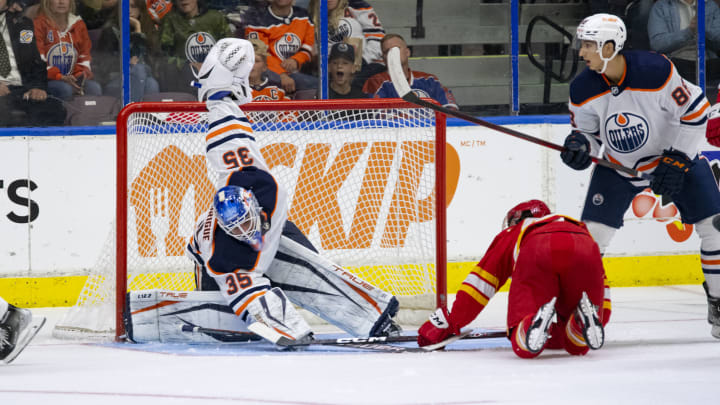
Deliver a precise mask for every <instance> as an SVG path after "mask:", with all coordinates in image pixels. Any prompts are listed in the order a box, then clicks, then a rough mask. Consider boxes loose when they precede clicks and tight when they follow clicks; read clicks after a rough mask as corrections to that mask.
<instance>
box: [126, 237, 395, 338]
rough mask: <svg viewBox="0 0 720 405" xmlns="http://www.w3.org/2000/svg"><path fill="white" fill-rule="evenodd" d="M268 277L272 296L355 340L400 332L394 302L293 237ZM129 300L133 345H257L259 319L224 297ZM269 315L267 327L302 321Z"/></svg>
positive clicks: (138, 296) (154, 293) (203, 294)
mask: <svg viewBox="0 0 720 405" xmlns="http://www.w3.org/2000/svg"><path fill="white" fill-rule="evenodd" d="M265 276H266V277H267V278H269V279H270V280H271V282H272V285H273V286H274V288H273V289H272V290H270V291H269V292H268V293H266V295H267V294H275V295H276V296H278V297H281V295H280V293H282V292H284V296H287V298H288V299H289V300H290V301H291V302H292V303H294V304H295V305H297V306H299V307H302V308H304V309H306V310H308V311H310V312H312V313H313V314H315V315H317V316H319V317H320V318H322V319H323V320H325V321H327V322H329V323H331V324H333V325H335V326H337V327H338V328H340V329H342V330H344V331H346V332H348V333H350V334H351V335H353V336H358V337H360V336H362V337H366V336H381V335H386V334H389V333H392V332H397V331H398V329H399V327H398V326H397V325H396V324H395V323H394V322H393V321H392V317H393V316H395V314H396V313H397V311H398V307H399V305H398V301H397V299H396V298H395V297H394V296H392V295H391V294H389V293H387V292H385V291H383V290H381V289H379V288H376V287H375V286H373V285H372V284H370V283H368V282H367V281H365V280H363V279H361V278H359V277H357V276H356V275H354V274H352V273H350V272H348V271H347V270H345V269H343V268H342V267H340V266H337V265H336V264H334V263H332V262H331V261H329V260H327V259H325V258H323V257H321V256H320V255H318V254H317V253H315V252H313V251H312V250H310V249H307V248H305V247H304V246H302V245H300V244H299V243H297V242H295V241H293V240H292V239H290V238H288V237H285V236H283V237H282V238H281V241H280V247H279V249H278V254H277V255H276V257H275V259H274V260H273V262H272V265H271V266H270V269H269V270H268V271H267V272H266V273H265ZM273 291H275V292H273ZM281 298H282V297H281ZM127 299H128V303H127V305H126V308H127V310H126V314H125V326H126V331H127V336H126V337H127V339H128V340H130V341H132V342H137V343H144V342H157V341H159V342H168V343H170V342H172V343H217V342H237V341H247V340H253V339H256V337H254V336H255V335H253V334H252V333H251V332H250V331H249V329H248V323H251V322H252V321H254V320H255V319H253V318H254V317H253V316H250V317H247V323H246V322H245V321H243V318H246V317H245V316H240V317H238V316H236V315H235V314H234V313H233V312H232V310H231V309H230V308H229V307H228V305H227V301H226V300H225V299H224V297H223V296H222V295H221V294H220V292H219V291H166V290H147V291H132V292H129V293H128V296H127ZM258 304H260V303H258ZM249 309H250V308H249ZM269 309H270V311H277V312H278V313H277V314H275V315H276V316H272V315H273V314H268V315H269V316H267V317H264V318H265V319H263V321H266V320H267V319H270V318H275V319H280V320H281V319H286V317H287V316H288V315H289V314H288V312H292V313H293V314H291V315H292V316H291V318H294V317H295V316H299V315H298V314H297V313H296V312H295V311H294V309H289V308H283V306H282V305H272V306H269ZM283 311H284V312H283ZM280 312H282V313H280ZM300 322H301V323H304V321H300ZM183 326H184V327H185V329H186V330H187V329H190V328H193V327H197V328H198V329H219V330H227V331H233V332H241V333H247V335H243V334H237V333H228V334H223V333H207V332H203V333H188V332H187V331H183V330H182V329H183ZM270 326H273V325H270Z"/></svg>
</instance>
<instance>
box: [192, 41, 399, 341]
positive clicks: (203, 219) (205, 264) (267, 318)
mask: <svg viewBox="0 0 720 405" xmlns="http://www.w3.org/2000/svg"><path fill="white" fill-rule="evenodd" d="M253 64H254V51H253V48H252V45H251V43H250V42H248V41H246V40H242V39H222V40H220V41H218V43H217V44H216V45H215V46H214V47H213V49H212V50H211V51H210V53H209V54H208V56H207V58H206V59H205V62H204V64H203V66H202V69H201V70H200V72H199V73H198V82H199V83H198V84H196V85H199V87H200V90H199V98H200V100H201V101H204V100H207V107H208V110H209V128H208V133H207V136H206V149H207V159H208V161H209V163H210V166H211V167H212V168H213V169H214V170H216V171H217V172H218V173H220V178H221V181H222V184H219V185H218V187H220V188H219V190H218V191H217V193H216V195H215V198H214V201H213V207H211V208H210V210H208V211H207V212H206V213H205V214H204V215H201V216H200V218H199V221H198V222H197V228H196V231H195V232H194V234H193V237H192V239H191V240H190V243H189V244H188V248H187V250H188V256H189V257H191V258H192V259H193V260H194V261H195V263H196V281H197V286H198V289H200V290H220V292H221V293H222V295H223V297H225V299H226V301H227V303H228V305H229V306H230V308H231V309H232V311H233V312H234V313H235V314H236V315H237V316H239V317H241V319H242V320H243V321H245V322H247V323H248V324H260V325H262V326H263V327H264V328H265V330H269V331H270V335H263V334H262V333H260V332H258V331H257V330H255V329H253V328H251V330H253V331H256V333H260V334H261V336H263V337H265V338H267V339H268V340H271V341H273V337H272V335H275V336H278V334H279V335H280V336H285V337H287V338H290V339H296V340H309V339H310V338H311V330H310V327H309V326H308V325H307V323H306V322H305V320H304V319H303V318H302V317H301V316H300V315H299V314H298V313H297V312H296V311H295V309H294V307H293V305H290V304H289V302H288V299H289V300H290V301H292V302H293V303H295V304H296V305H298V306H300V307H303V308H305V309H307V310H309V311H310V312H313V313H314V314H316V315H318V316H320V317H321V318H323V319H325V320H326V321H328V322H330V323H332V324H334V325H335V326H338V327H339V328H341V329H343V330H345V331H347V332H349V333H351V334H352V335H355V336H380V335H386V334H389V333H391V332H393V333H396V332H399V327H398V326H397V325H396V324H395V323H394V322H393V321H392V319H391V318H392V316H394V315H395V314H396V312H397V310H398V301H397V299H396V298H395V297H393V296H392V295H391V294H389V293H387V292H385V291H382V290H380V289H378V288H376V287H374V286H372V285H371V284H370V283H367V282H365V281H363V280H361V279H360V278H358V277H356V276H354V275H352V274H351V273H349V272H348V271H346V270H344V269H342V268H341V267H339V266H337V265H335V264H333V263H332V262H330V261H328V260H326V259H324V258H322V257H321V256H320V255H318V254H317V253H316V251H315V249H314V248H313V246H312V244H311V243H310V242H309V241H308V240H307V238H305V236H304V235H303V234H302V232H300V231H299V230H298V229H297V227H295V226H294V225H293V224H292V223H291V222H289V221H288V220H287V204H288V201H287V194H286V192H285V190H284V188H283V186H282V185H280V184H278V183H277V182H276V181H275V178H274V177H273V175H272V174H271V173H270V171H269V169H268V166H267V164H266V163H265V160H264V158H263V156H262V155H261V154H260V151H259V148H258V146H257V145H256V143H255V138H254V136H255V135H254V133H253V130H252V127H251V125H250V123H249V122H248V119H247V118H246V117H245V114H244V113H243V112H242V111H241V110H240V108H239V107H238V104H244V103H247V102H249V101H251V99H252V96H251V92H250V89H249V86H248V82H247V76H248V73H249V71H250V68H251V67H252V66H253Z"/></svg>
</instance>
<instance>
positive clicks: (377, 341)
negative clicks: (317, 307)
mask: <svg viewBox="0 0 720 405" xmlns="http://www.w3.org/2000/svg"><path fill="white" fill-rule="evenodd" d="M256 324H259V323H254V324H252V325H256ZM250 329H255V330H257V326H253V327H252V328H250ZM180 330H182V331H183V332H189V333H205V334H210V335H213V334H219V333H222V334H223V335H225V336H229V335H234V334H237V335H238V336H242V337H248V334H249V333H248V332H236V331H229V330H221V329H212V328H203V327H200V326H192V325H181V326H180ZM263 333H264V332H263ZM255 336H257V339H247V341H256V340H258V339H259V338H260V335H255ZM505 336H506V332H505V331H503V330H494V331H478V332H476V331H474V330H473V329H470V330H467V331H464V332H463V333H461V334H460V335H457V336H451V337H449V338H448V339H445V340H443V341H442V342H440V343H436V344H434V345H430V346H424V347H421V348H413V347H402V346H393V345H392V344H393V343H409V342H417V338H418V337H417V335H410V336H377V337H366V338H355V337H346V338H336V339H315V340H307V341H300V342H296V341H294V340H290V339H288V338H286V337H284V336H280V337H278V338H277V339H276V340H275V341H273V340H271V339H268V340H270V341H271V342H272V343H274V344H276V345H278V346H282V347H286V348H299V347H307V346H317V345H324V346H345V347H355V348H359V349H369V350H380V351H390V352H407V351H418V352H428V351H433V350H437V349H440V348H442V347H445V346H447V345H449V344H450V343H453V342H455V341H458V340H461V339H491V338H501V337H505Z"/></svg>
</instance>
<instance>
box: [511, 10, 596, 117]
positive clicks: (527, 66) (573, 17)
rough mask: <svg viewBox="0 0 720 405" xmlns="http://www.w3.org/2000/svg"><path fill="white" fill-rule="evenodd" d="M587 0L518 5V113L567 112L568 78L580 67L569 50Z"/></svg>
mask: <svg viewBox="0 0 720 405" xmlns="http://www.w3.org/2000/svg"><path fill="white" fill-rule="evenodd" d="M588 15H590V11H589V7H588V5H587V3H577V2H564V1H562V2H558V1H543V2H534V3H531V4H521V5H520V27H519V28H520V55H519V64H520V78H519V93H520V96H519V97H520V113H521V114H564V113H567V101H568V96H569V86H570V81H572V79H573V78H574V77H575V75H576V74H577V73H579V72H580V71H582V69H584V65H583V64H582V63H581V62H580V63H578V60H577V58H576V54H575V52H574V50H573V49H572V38H573V36H574V35H575V28H576V27H577V25H578V24H579V23H580V21H581V20H582V19H583V18H585V17H586V16H588Z"/></svg>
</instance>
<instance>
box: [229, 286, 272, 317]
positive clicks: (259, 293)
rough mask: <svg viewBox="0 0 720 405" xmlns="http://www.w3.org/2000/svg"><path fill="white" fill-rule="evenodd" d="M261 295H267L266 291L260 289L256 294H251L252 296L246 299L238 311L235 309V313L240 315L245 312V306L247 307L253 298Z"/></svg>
mask: <svg viewBox="0 0 720 405" xmlns="http://www.w3.org/2000/svg"><path fill="white" fill-rule="evenodd" d="M261 295H265V291H258V292H256V293H255V294H253V295H251V296H250V297H249V298H248V299H247V300H246V301H245V303H244V304H242V305H241V306H240V308H238V309H237V311H235V315H237V316H240V314H242V313H243V311H244V310H245V308H247V306H248V304H250V303H251V302H253V300H254V299H255V298H257V297H259V296H261Z"/></svg>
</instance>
